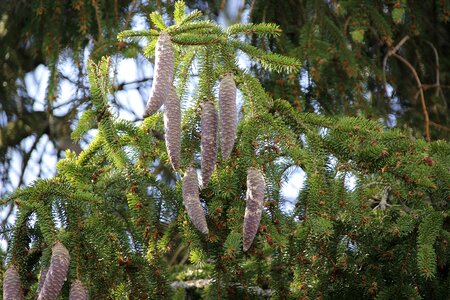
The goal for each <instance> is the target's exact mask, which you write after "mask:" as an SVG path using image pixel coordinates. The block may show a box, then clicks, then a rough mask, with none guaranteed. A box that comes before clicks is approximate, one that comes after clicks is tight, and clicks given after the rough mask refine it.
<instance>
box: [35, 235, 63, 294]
mask: <svg viewBox="0 0 450 300" xmlns="http://www.w3.org/2000/svg"><path fill="white" fill-rule="evenodd" d="M69 262H70V255H69V251H67V249H66V247H64V245H63V244H61V243H60V242H56V243H55V245H53V248H52V257H51V260H50V266H49V268H48V272H47V275H46V276H45V282H44V285H43V286H42V290H41V292H40V293H39V297H38V300H55V299H56V298H57V297H58V295H59V293H60V291H61V288H62V287H63V285H64V282H65V281H66V276H67V271H68V270H69Z"/></svg>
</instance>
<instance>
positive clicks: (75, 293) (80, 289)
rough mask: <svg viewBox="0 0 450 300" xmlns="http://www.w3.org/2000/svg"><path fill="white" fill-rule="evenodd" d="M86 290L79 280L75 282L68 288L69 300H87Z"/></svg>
mask: <svg viewBox="0 0 450 300" xmlns="http://www.w3.org/2000/svg"><path fill="white" fill-rule="evenodd" d="M88 299H89V293H88V290H87V288H86V287H85V286H84V284H83V283H82V282H81V281H80V280H75V281H74V282H73V283H72V285H71V286H70V294H69V300H88Z"/></svg>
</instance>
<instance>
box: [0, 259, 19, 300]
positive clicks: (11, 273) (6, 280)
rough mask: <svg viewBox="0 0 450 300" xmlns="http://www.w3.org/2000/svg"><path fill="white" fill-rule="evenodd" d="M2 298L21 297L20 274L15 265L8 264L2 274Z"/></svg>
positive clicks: (15, 299) (13, 299)
mask: <svg viewBox="0 0 450 300" xmlns="http://www.w3.org/2000/svg"><path fill="white" fill-rule="evenodd" d="M3 299H11V300H22V299H23V291H22V284H21V283H20V275H19V271H18V270H17V268H16V266H15V265H10V266H9V268H8V269H7V270H6V272H5V274H4V275H3Z"/></svg>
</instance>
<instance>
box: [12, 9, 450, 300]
mask: <svg viewBox="0 0 450 300" xmlns="http://www.w3.org/2000/svg"><path fill="white" fill-rule="evenodd" d="M322 5H323V4H322ZM341 9H345V10H350V9H351V7H350V6H345V5H344V7H343V8H341ZM185 10H186V9H185V6H184V3H183V2H181V1H179V2H177V3H176V5H175V12H174V14H175V24H174V25H171V26H167V25H166V24H165V23H164V19H163V18H162V15H161V14H159V13H156V12H154V13H152V14H151V19H152V21H153V23H154V25H155V27H156V28H158V29H159V30H160V31H166V32H167V33H168V34H169V35H170V36H171V39H172V41H173V43H174V44H175V47H174V48H175V52H176V53H175V58H176V62H175V74H176V79H175V85H176V87H177V91H178V94H179V95H182V99H183V102H184V103H185V102H189V104H190V105H187V106H186V107H185V108H184V109H183V120H182V133H183V137H182V153H181V156H182V157H181V167H180V170H181V173H184V171H185V170H186V169H187V168H188V167H189V166H194V167H195V168H198V167H199V157H200V151H201V149H200V139H201V134H202V132H201V130H200V113H201V105H202V103H204V102H205V101H214V102H216V98H217V84H218V81H219V79H220V77H221V76H222V75H224V74H226V73H232V74H233V75H234V78H235V79H236V84H237V88H238V89H239V90H240V91H241V93H242V98H243V102H244V103H243V106H242V117H241V118H240V121H239V126H238V134H237V139H236V146H235V148H234V149H233V152H232V154H231V158H230V159H227V160H223V159H220V158H219V160H218V162H217V163H216V165H215V171H214V173H213V175H212V178H211V182H210V184H209V185H208V186H207V187H205V188H204V189H203V190H202V191H201V193H200V199H201V201H202V204H203V206H204V208H205V212H206V221H207V223H208V228H209V234H208V235H204V234H202V233H200V232H199V231H198V230H196V229H195V228H194V227H193V225H192V223H191V222H190V221H189V218H188V215H187V213H186V211H185V209H184V207H183V199H182V186H181V182H180V180H179V178H180V176H179V174H173V173H171V172H172V171H171V170H172V169H171V168H165V169H164V167H167V166H169V164H170V162H169V159H168V156H167V152H166V148H165V145H164V137H163V121H162V114H160V113H158V114H155V115H153V116H151V117H148V118H146V119H145V120H143V122H142V123H138V122H136V123H133V122H129V121H125V120H121V119H119V118H117V117H115V116H114V115H113V114H112V112H111V109H110V102H109V99H110V93H111V90H112V87H111V82H110V59H109V58H106V57H105V58H102V59H101V60H99V61H98V62H97V63H94V61H93V60H90V61H89V66H88V69H87V71H88V79H89V84H90V101H91V102H92V103H91V104H92V106H91V109H90V110H88V111H87V112H85V113H84V115H83V116H82V117H81V118H80V120H79V123H78V126H77V129H76V130H75V131H74V134H73V136H74V138H76V139H81V138H82V137H83V135H84V134H86V132H88V131H89V130H90V129H93V128H98V132H97V134H96V137H95V138H94V139H93V140H92V141H91V142H90V144H89V145H88V146H87V147H86V149H84V150H83V151H82V152H81V153H80V154H79V155H76V154H75V153H73V152H70V151H67V152H66V157H65V158H64V159H63V160H61V161H60V162H59V163H58V174H57V175H56V176H55V177H54V178H51V179H40V180H37V181H36V182H35V183H34V184H33V185H31V186H29V187H26V188H23V189H19V190H17V191H15V192H14V193H13V194H11V195H10V196H9V197H8V198H5V200H4V202H5V203H10V202H12V201H14V202H15V203H17V204H18V208H19V210H18V214H17V220H16V223H15V226H14V227H13V228H12V234H11V236H10V238H9V242H10V248H9V250H8V260H9V261H10V262H13V263H15V264H16V265H18V266H19V267H20V273H21V275H22V280H23V282H22V283H23V285H24V286H25V287H27V289H26V290H27V291H28V295H27V297H28V298H32V297H34V295H33V293H34V292H35V290H34V289H30V287H34V286H35V285H36V284H35V282H36V275H37V273H38V272H39V269H40V267H41V266H46V265H48V262H49V258H50V255H51V253H50V250H49V249H50V248H51V246H52V244H53V242H54V241H57V240H58V241H61V242H62V243H63V244H64V245H65V246H66V247H67V249H68V250H69V252H70V253H71V265H70V269H69V275H68V280H67V283H66V288H65V289H63V295H62V297H67V294H68V286H69V284H70V283H71V282H72V281H74V280H75V279H81V280H82V281H83V282H84V283H86V286H87V287H88V288H89V290H90V295H91V298H92V299H104V298H108V299H128V298H130V297H135V298H142V299H146V298H149V299H174V298H175V299H182V298H183V297H187V296H186V295H187V294H188V291H186V290H181V289H177V290H174V289H172V288H171V283H172V282H171V281H172V280H190V279H193V278H194V277H195V278H198V277H200V278H201V277H202V276H205V278H203V279H208V280H210V281H208V282H209V284H208V286H207V287H205V288H204V290H203V292H202V293H201V297H203V298H205V299H218V298H220V299H229V298H235V299H246V298H248V299H250V298H261V297H267V295H269V296H270V297H272V298H273V299H298V298H315V297H319V298H324V299H330V298H333V299H359V298H362V299H392V298H395V297H397V298H414V299H416V298H417V299H420V298H424V299H431V298H433V297H434V298H436V299H438V298H444V295H446V293H447V292H448V287H449V282H450V279H449V274H448V268H449V265H448V264H449V261H450V250H449V248H448V243H449V242H450V240H449V238H450V233H449V216H448V211H449V203H448V197H449V186H450V184H449V183H450V175H449V173H448V165H449V160H450V145H449V144H448V143H447V142H444V141H435V142H431V143H427V142H425V141H424V140H421V139H418V140H415V139H412V138H410V137H409V136H407V135H406V134H405V133H404V132H402V131H400V130H388V129H386V128H385V127H384V126H383V125H382V124H381V123H380V122H378V121H373V120H368V119H365V118H363V117H328V116H324V115H322V114H313V113H304V112H299V110H298V109H296V108H295V107H294V106H293V105H292V104H291V103H290V102H289V101H286V100H283V99H276V100H274V98H273V97H271V95H269V94H268V93H267V92H266V90H265V89H264V88H263V86H262V85H261V83H260V82H259V81H258V79H256V78H255V77H254V74H253V73H252V72H248V71H245V70H242V69H240V68H239V66H238V65H237V62H236V55H237V50H239V51H242V52H244V53H245V54H247V55H248V56H249V57H251V58H252V59H253V60H254V62H255V63H259V64H260V65H261V66H262V67H264V68H267V69H268V70H274V71H279V72H282V73H284V74H285V73H290V72H291V73H293V75H295V72H296V71H298V69H299V68H300V63H299V62H298V60H297V59H294V58H291V57H287V56H283V55H280V54H275V53H267V52H266V51H264V50H261V49H260V48H258V47H256V46H252V45H249V44H247V43H246V42H245V41H242V40H241V39H240V37H239V35H240V34H241V33H243V34H255V35H256V36H261V37H263V38H268V37H269V36H278V35H279V34H280V32H279V29H278V27H277V26H275V25H273V24H270V23H269V24H247V25H242V24H240V25H233V26H231V27H229V28H228V29H222V28H220V27H219V26H217V25H215V24H213V23H212V22H209V21H204V20H198V19H199V18H200V17H201V14H200V12H199V11H195V10H194V11H192V12H191V13H189V14H187V15H186V14H185ZM324 22H325V23H326V24H327V26H330V27H329V30H330V32H329V34H330V41H329V43H327V44H325V45H324V44H323V43H322V42H321V41H320V40H314V39H315V38H314V36H311V35H309V34H310V33H312V32H313V31H314V28H315V25H314V24H311V27H310V28H308V30H311V32H308V34H306V33H305V34H304V36H303V38H304V42H305V45H304V46H305V47H309V46H311V45H315V46H314V47H316V49H318V53H317V55H318V54H319V53H320V52H321V51H324V50H325V49H328V48H329V47H331V42H334V43H336V44H337V45H338V47H341V46H343V45H344V44H345V43H344V42H343V41H342V38H343V37H342V35H341V34H340V33H339V31H338V29H337V28H336V26H335V25H333V24H331V23H330V20H328V21H326V20H324ZM327 22H328V23H327ZM356 28H360V29H361V30H362V28H363V27H357V26H355V30H360V29H356ZM305 30H306V29H305ZM160 31H158V30H157V31H153V30H151V31H139V32H133V31H125V32H122V33H120V34H119V35H118V38H119V39H123V40H126V41H127V40H128V39H131V40H133V39H135V38H136V37H138V38H139V37H144V38H148V40H147V41H148V43H149V44H148V46H147V49H145V52H146V54H147V55H151V53H152V51H153V50H151V49H152V46H151V45H152V42H153V41H154V40H155V38H154V37H156V36H157V34H159V32H160ZM361 34H362V33H361ZM360 38H361V37H360V36H356V41H355V42H357V40H358V39H360ZM364 38H365V37H364ZM311 47H312V46H311ZM335 55H337V57H335ZM352 56H353V54H352V52H351V51H350V50H348V49H347V50H345V51H343V52H342V53H339V54H338V53H332V54H329V56H327V57H325V58H326V59H328V58H330V59H331V58H333V57H334V58H337V59H338V60H339V61H340V62H341V63H342V64H343V65H344V61H347V60H348V63H349V64H350V65H349V66H348V67H349V68H350V69H349V70H347V71H348V73H347V75H348V76H349V77H352V76H357V74H356V73H354V70H353V69H351V68H352V64H353V63H355V62H354V61H353V60H354V58H352ZM194 64H197V65H198V66H199V67H198V69H197V70H198V76H199V80H198V85H197V86H196V87H195V90H196V93H195V94H194V95H193V97H189V95H188V93H187V92H186V89H187V85H188V84H187V81H188V78H189V71H190V70H191V69H192V68H193V67H192V66H193V65H194ZM336 97H337V96H336ZM250 167H257V168H258V169H260V170H262V171H263V172H264V177H265V181H266V190H265V198H264V210H263V216H262V221H261V224H260V226H259V228H258V232H257V234H256V237H255V240H254V241H253V244H252V246H251V247H250V249H249V250H248V251H247V252H243V251H241V249H242V238H243V237H242V235H243V234H242V231H243V220H244V213H245V206H246V203H245V198H246V195H245V193H246V191H247V187H246V176H247V170H248V169H249V168H250ZM161 169H164V170H166V172H167V174H164V173H162V172H161ZM292 169H301V170H303V171H304V172H305V174H306V176H305V183H304V185H303V186H302V187H301V189H300V191H299V194H298V197H297V201H296V203H295V207H294V208H293V212H292V213H289V212H286V211H285V210H283V209H282V207H283V206H284V205H286V204H287V201H286V199H284V196H283V195H281V193H280V190H281V187H282V185H283V184H285V182H286V180H287V178H288V177H289V176H288V173H289V170H292ZM167 170H170V171H167ZM161 174H163V175H161ZM350 179H352V180H353V181H354V184H351V185H349V180H350ZM32 220H33V221H34V222H31V221H32ZM175 249H177V250H175ZM174 252H175V253H178V254H179V253H182V252H186V253H185V255H184V256H185V257H186V258H185V259H187V258H188V259H189V263H188V265H187V266H181V267H180V266H176V264H175V263H174V262H173V260H172V259H168V256H169V255H174V256H175V257H177V255H178V254H175V253H174ZM174 264H175V266H174ZM200 270H202V271H200ZM199 294H200V293H196V295H197V296H198V295H199ZM264 295H265V296H264Z"/></svg>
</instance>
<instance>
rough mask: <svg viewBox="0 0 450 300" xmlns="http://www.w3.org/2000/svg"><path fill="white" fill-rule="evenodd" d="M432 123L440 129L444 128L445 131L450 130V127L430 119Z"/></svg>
mask: <svg viewBox="0 0 450 300" xmlns="http://www.w3.org/2000/svg"><path fill="white" fill-rule="evenodd" d="M430 125H431V126H434V127H436V128H438V129H442V130H445V131H450V128H449V127H447V126H444V125H441V124H438V123H435V122H433V121H430Z"/></svg>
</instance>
